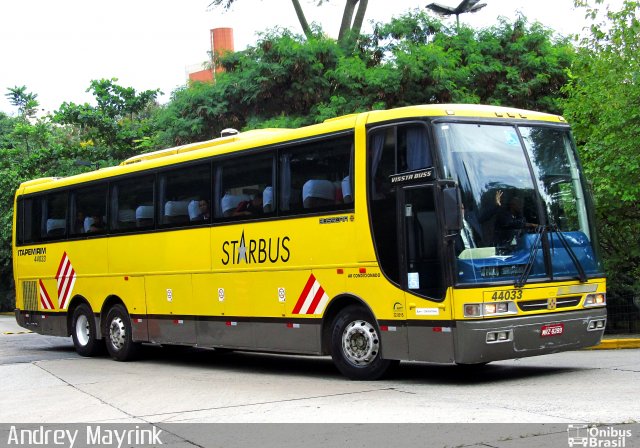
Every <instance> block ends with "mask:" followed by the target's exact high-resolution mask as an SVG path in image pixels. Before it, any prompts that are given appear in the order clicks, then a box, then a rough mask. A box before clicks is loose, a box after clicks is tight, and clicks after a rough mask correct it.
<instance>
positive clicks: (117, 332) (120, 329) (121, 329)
mask: <svg viewBox="0 0 640 448" xmlns="http://www.w3.org/2000/svg"><path fill="white" fill-rule="evenodd" d="M126 334H127V331H126V327H125V326H124V322H123V321H122V319H121V318H119V317H116V318H114V319H113V320H112V321H111V326H110V327H109V338H110V339H111V345H113V347H114V348H115V349H116V350H120V349H122V347H124V344H125V337H126Z"/></svg>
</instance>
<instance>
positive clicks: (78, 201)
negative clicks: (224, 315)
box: [69, 185, 107, 236]
mask: <svg viewBox="0 0 640 448" xmlns="http://www.w3.org/2000/svg"><path fill="white" fill-rule="evenodd" d="M70 216H71V217H74V219H73V220H72V222H71V226H70V228H69V233H70V235H71V236H75V235H81V234H98V233H104V232H106V230H107V228H106V217H107V186H106V185H96V186H91V187H86V188H80V189H78V190H75V191H72V193H71V213H70Z"/></svg>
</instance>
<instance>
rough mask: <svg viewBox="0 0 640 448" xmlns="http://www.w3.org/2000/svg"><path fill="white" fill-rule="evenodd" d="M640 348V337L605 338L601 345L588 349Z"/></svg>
mask: <svg viewBox="0 0 640 448" xmlns="http://www.w3.org/2000/svg"><path fill="white" fill-rule="evenodd" d="M627 348H640V338H624V339H603V340H602V342H600V345H596V346H595V347H589V348H587V350H619V349H627Z"/></svg>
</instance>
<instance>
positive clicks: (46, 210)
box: [41, 192, 67, 239]
mask: <svg viewBox="0 0 640 448" xmlns="http://www.w3.org/2000/svg"><path fill="white" fill-rule="evenodd" d="M42 204H43V228H42V230H41V236H42V238H44V239H61V238H64V237H65V236H66V227H67V193H66V192H64V193H53V194H48V195H47V196H46V197H45V198H44V201H43V202H42Z"/></svg>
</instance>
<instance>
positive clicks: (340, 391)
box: [0, 316, 640, 447]
mask: <svg viewBox="0 0 640 448" xmlns="http://www.w3.org/2000/svg"><path fill="white" fill-rule="evenodd" d="M20 330H21V329H20V328H18V327H16V326H15V325H14V324H13V320H12V318H11V317H7V316H0V378H1V381H0V422H7V423H9V422H25V423H41V422H49V423H57V422H78V421H80V422H89V423H91V422H108V423H143V422H147V423H154V424H159V425H162V424H168V423H199V422H215V423H257V422H259V423H282V422H287V423H292V422H295V423H314V422H323V423H340V424H344V423H454V422H455V423H547V424H552V425H550V426H546V427H545V428H546V429H545V431H543V432H542V434H548V433H549V434H555V436H556V437H560V440H563V441H564V442H563V443H566V438H567V435H566V432H567V424H569V423H616V424H620V423H637V422H639V421H640V404H639V402H640V400H639V398H640V394H639V393H638V392H639V390H640V388H639V386H638V384H640V350H607V351H602V350H600V351H580V352H570V353H564V354H557V355H548V356H542V357H537V358H528V359H522V360H513V361H503V362H496V363H492V364H490V365H488V366H486V367H485V368H483V369H477V370H473V369H462V368H458V367H455V366H438V365H427V364H419V363H403V364H401V366H400V369H399V371H398V372H397V374H396V375H395V376H394V377H393V378H391V379H389V380H385V381H378V382H352V381H348V380H346V379H344V378H343V377H342V376H341V375H340V374H339V373H338V372H337V370H336V369H335V368H334V367H333V365H332V363H331V360H330V359H328V358H313V357H300V356H297V357H296V356H279V355H270V354H256V353H240V352H235V353H216V352H215V351H213V350H201V349H184V350H172V351H170V350H166V349H162V348H160V347H151V346H150V347H146V348H145V351H144V354H143V356H142V359H140V360H139V361H136V362H131V363H118V362H114V361H112V360H110V359H109V358H108V357H106V356H104V357H98V358H92V359H87V358H82V357H80V356H78V355H76V353H75V352H74V351H73V346H72V343H71V340H70V338H68V339H64V338H54V337H45V336H41V335H36V334H15V332H17V331H20ZM12 332H13V333H14V334H6V333H12ZM496 426H497V425H496ZM632 426H633V428H634V431H635V433H636V436H637V439H636V440H635V441H640V425H632ZM503 427H504V425H503ZM511 428H513V431H515V435H514V434H511V435H507V436H504V435H503V436H501V437H502V439H505V440H507V439H508V440H512V438H513V437H521V438H522V439H526V437H524V436H527V435H528V436H527V437H529V436H531V428H530V427H527V426H526V425H525V426H524V427H523V428H522V429H515V428H518V427H515V426H513V427H511ZM523 431H524V433H523ZM174 432H176V431H174ZM177 432H179V431H177ZM457 437H462V438H461V439H459V440H458V441H457V442H459V443H453V444H452V445H454V446H455V445H465V446H467V445H468V446H471V445H472V444H473V443H475V442H477V440H475V441H474V440H468V439H466V438H464V437H463V436H462V435H460V434H458V435H457ZM505 437H506V438H505ZM0 442H1V440H0ZM540 442H541V439H539V440H538V441H537V442H536V443H538V445H537V446H545V445H544V443H543V444H540ZM630 443H631V442H627V445H626V446H627V447H630V446H634V445H633V444H630ZM185 446H190V445H189V444H187V445H185ZM491 446H505V447H507V446H513V445H508V444H507V445H504V444H503V445H499V444H494V445H491ZM517 446H521V445H517ZM558 446H566V445H564V444H562V445H558Z"/></svg>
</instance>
